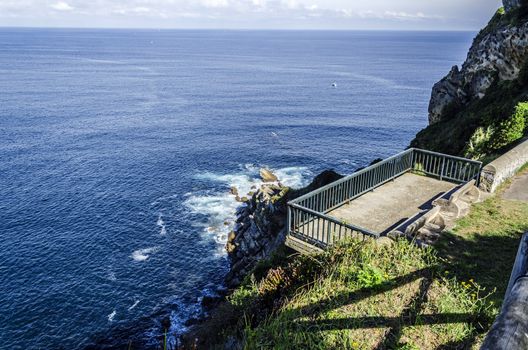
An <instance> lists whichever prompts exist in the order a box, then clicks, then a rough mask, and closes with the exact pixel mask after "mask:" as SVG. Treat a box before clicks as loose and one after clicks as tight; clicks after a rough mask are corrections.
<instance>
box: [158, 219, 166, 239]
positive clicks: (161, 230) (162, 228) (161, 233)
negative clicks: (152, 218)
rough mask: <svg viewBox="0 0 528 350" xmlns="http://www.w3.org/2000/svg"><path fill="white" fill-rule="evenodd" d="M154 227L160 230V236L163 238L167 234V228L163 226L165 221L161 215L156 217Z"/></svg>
mask: <svg viewBox="0 0 528 350" xmlns="http://www.w3.org/2000/svg"><path fill="white" fill-rule="evenodd" d="M156 225H158V227H159V228H160V235H162V236H164V235H166V234H167V227H166V226H165V221H163V217H162V215H161V214H159V216H158V221H157V222H156Z"/></svg>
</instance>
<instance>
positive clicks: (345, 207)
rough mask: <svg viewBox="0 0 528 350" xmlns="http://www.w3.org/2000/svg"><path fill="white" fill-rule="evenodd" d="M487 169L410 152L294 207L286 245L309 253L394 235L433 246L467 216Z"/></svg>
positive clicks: (456, 159) (291, 205)
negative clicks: (438, 234) (441, 234)
mask: <svg viewBox="0 0 528 350" xmlns="http://www.w3.org/2000/svg"><path fill="white" fill-rule="evenodd" d="M481 167H482V163H481V162H478V161H474V160H471V159H465V158H460V157H455V156H450V155H447V154H441V153H436V152H431V151H427V150H421V149H417V148H410V149H407V150H405V151H404V152H401V153H398V154H397V155H394V156H392V157H390V158H387V159H385V160H382V161H380V162H378V163H375V164H373V165H371V166H369V167H367V168H364V169H362V170H359V171H356V172H355V173H353V174H351V175H349V176H346V177H344V178H342V179H340V180H337V181H335V182H333V183H331V184H328V185H326V186H323V187H321V188H319V189H317V190H314V191H312V192H309V193H307V194H305V195H303V196H300V197H298V198H296V199H294V200H292V201H290V202H288V235H287V241H286V244H287V245H288V246H290V247H291V248H293V249H295V250H297V251H301V252H309V250H310V249H312V248H313V249H325V248H327V247H328V246H330V245H333V244H334V243H336V242H337V241H340V240H342V239H346V238H356V237H357V238H363V239H365V238H373V239H379V238H380V237H383V236H386V235H387V234H389V233H391V232H392V233H393V234H396V235H400V234H404V235H406V236H408V237H416V236H418V237H419V238H420V239H421V238H422V236H423V238H424V241H425V242H428V241H430V240H431V239H432V238H431V237H434V236H435V234H436V231H437V230H439V229H441V227H443V226H445V224H446V222H447V221H448V220H450V219H452V218H454V217H458V216H459V214H460V213H461V212H463V211H464V210H465V207H466V206H465V205H464V203H465V201H464V200H465V199H468V198H470V197H471V196H469V197H467V196H466V194H468V193H470V192H471V193H472V192H473V188H475V189H476V187H475V184H477V185H478V183H479V174H480V170H481ZM477 191H478V190H477ZM461 197H464V200H460V199H461ZM465 197H467V198H465ZM477 197H478V196H477ZM462 202H464V203H462ZM440 211H442V212H443V213H445V215H443V216H441V217H440V216H439V215H438V214H439V212H440ZM308 248H309V249H308Z"/></svg>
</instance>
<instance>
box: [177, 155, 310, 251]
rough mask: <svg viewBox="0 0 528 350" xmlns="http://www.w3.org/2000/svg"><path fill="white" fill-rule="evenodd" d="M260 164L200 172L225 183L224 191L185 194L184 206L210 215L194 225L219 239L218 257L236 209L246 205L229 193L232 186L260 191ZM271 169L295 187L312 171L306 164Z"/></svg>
mask: <svg viewBox="0 0 528 350" xmlns="http://www.w3.org/2000/svg"><path fill="white" fill-rule="evenodd" d="M260 168H261V167H260V166H257V165H255V164H244V165H241V166H240V172H239V173H236V174H217V173H212V172H205V173H201V174H198V175H196V178H197V179H199V180H205V181H208V182H211V183H214V184H222V185H224V186H225V189H224V190H223V191H222V192H213V191H202V192H198V193H187V194H186V195H185V197H186V200H185V206H186V207H187V208H189V209H190V211H191V212H192V213H193V214H199V215H204V216H205V217H206V218H207V219H206V220H205V221H199V222H195V223H194V224H193V225H194V226H195V227H197V228H200V229H201V232H202V234H203V235H204V237H213V239H214V240H215V242H216V243H217V251H216V253H215V257H218V256H223V255H225V249H224V246H225V244H226V242H227V237H228V235H229V232H231V231H232V230H233V228H234V224H235V223H234V222H235V219H236V216H235V214H236V210H237V208H239V207H240V206H243V205H245V204H243V203H240V202H237V201H236V195H234V194H232V193H230V188H231V187H234V188H236V189H237V191H238V196H239V197H240V198H243V197H247V198H250V197H251V193H252V192H255V191H257V190H258V189H259V188H260V186H261V185H262V184H263V182H262V180H261V179H260V176H259V170H260ZM270 170H271V171H272V172H273V173H274V174H275V175H277V177H278V178H279V181H280V182H281V183H282V184H283V185H285V186H290V187H294V188H298V187H302V186H305V185H306V184H307V182H308V181H309V180H310V179H311V175H312V173H311V172H310V171H309V170H308V169H307V168H306V167H287V168H280V169H270Z"/></svg>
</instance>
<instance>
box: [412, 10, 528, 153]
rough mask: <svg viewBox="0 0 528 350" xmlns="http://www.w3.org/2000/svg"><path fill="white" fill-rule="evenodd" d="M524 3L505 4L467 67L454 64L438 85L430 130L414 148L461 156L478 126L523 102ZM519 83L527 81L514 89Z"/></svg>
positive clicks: (527, 45)
mask: <svg viewBox="0 0 528 350" xmlns="http://www.w3.org/2000/svg"><path fill="white" fill-rule="evenodd" d="M526 3H527V2H526V1H524V0H504V8H503V9H499V10H498V11H497V13H496V14H495V16H494V17H493V18H492V20H491V21H490V23H489V24H488V26H487V27H486V28H484V29H483V30H482V31H481V32H480V33H479V34H478V35H477V37H476V38H475V39H474V41H473V44H472V46H471V48H470V50H469V53H468V56H467V59H466V61H465V62H464V63H463V65H462V66H461V67H460V68H459V67H458V66H454V67H453V68H452V69H451V71H450V72H449V74H447V76H446V77H444V78H443V79H442V80H441V81H439V82H438V83H436V84H435V85H434V87H433V91H432V94H431V100H430V104H429V124H430V127H429V128H428V129H426V130H424V131H422V132H421V133H420V134H418V135H417V138H416V139H415V140H414V141H413V143H412V145H413V146H416V147H426V148H430V149H435V150H438V151H443V152H449V153H459V154H460V153H461V152H462V151H463V149H464V146H465V145H466V144H467V142H468V141H469V138H470V137H471V135H472V134H473V132H474V131H475V129H476V128H478V127H479V126H483V125H484V124H486V123H488V124H489V123H490V120H500V119H501V118H504V117H505V116H504V114H507V113H510V112H511V111H510V110H511V109H513V107H512V106H511V105H512V104H514V103H515V102H517V101H521V100H523V98H524V97H525V96H524V97H523V94H524V93H525V92H526V86H525V84H524V80H525V72H526V67H527V61H528V20H527V18H528V16H527V15H526V14H527V12H528V5H526ZM519 79H522V80H523V81H521V82H519V84H517V85H520V86H515V84H516V83H517V82H518V80H519ZM523 85H524V86H523ZM499 92H500V93H499ZM490 93H491V94H490ZM509 102H511V103H509ZM492 105H493V106H492ZM488 107H490V108H488ZM461 119H464V120H463V122H460V123H457V120H458V121H461ZM442 123H443V126H441V127H438V126H437V127H435V125H436V124H442ZM446 124H450V125H446ZM445 131H447V133H446V132H445ZM440 133H441V134H443V135H444V136H445V135H446V134H447V138H446V140H445V141H444V142H442V141H438V140H435V139H436V138H438V137H439V136H440V135H439V134H440Z"/></svg>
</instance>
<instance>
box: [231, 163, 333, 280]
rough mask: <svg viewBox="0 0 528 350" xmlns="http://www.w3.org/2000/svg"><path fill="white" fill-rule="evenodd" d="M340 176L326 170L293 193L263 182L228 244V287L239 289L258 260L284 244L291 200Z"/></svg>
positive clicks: (244, 208) (241, 214)
mask: <svg viewBox="0 0 528 350" xmlns="http://www.w3.org/2000/svg"><path fill="white" fill-rule="evenodd" d="M341 177H342V176H341V175H339V174H337V173H335V172H333V171H325V172H323V173H321V174H320V175H318V176H317V177H315V179H314V180H313V182H312V183H311V184H310V185H309V186H307V187H305V188H303V189H300V190H291V189H289V188H288V187H284V186H282V185H280V182H278V183H277V182H272V183H264V184H263V185H262V186H261V187H260V188H259V189H258V190H257V191H256V192H255V193H254V194H253V195H252V197H251V199H249V201H248V202H246V204H245V205H243V206H242V207H240V208H239V210H238V212H237V223H236V225H235V229H234V230H233V232H231V234H230V235H229V239H228V242H227V245H226V250H227V253H228V256H229V260H230V263H231V270H230V272H229V273H228V274H227V276H226V285H227V286H228V287H230V288H233V287H236V286H238V285H239V284H240V283H241V282H242V280H243V279H244V277H245V276H246V275H247V274H248V273H249V272H250V271H251V270H252V269H253V267H255V265H256V263H257V262H258V261H260V260H262V259H265V258H268V257H269V256H270V255H271V254H272V253H273V252H274V251H275V250H276V249H277V248H278V247H280V246H282V245H283V244H284V240H285V238H286V233H287V227H286V224H287V223H286V221H287V203H288V201H289V200H292V199H294V198H296V197H299V196H301V195H303V194H305V193H308V192H310V191H313V190H315V189H317V188H319V187H322V186H325V185H327V184H329V183H331V182H334V181H336V180H338V179H340V178H341ZM274 179H275V180H277V179H276V178H274Z"/></svg>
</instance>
